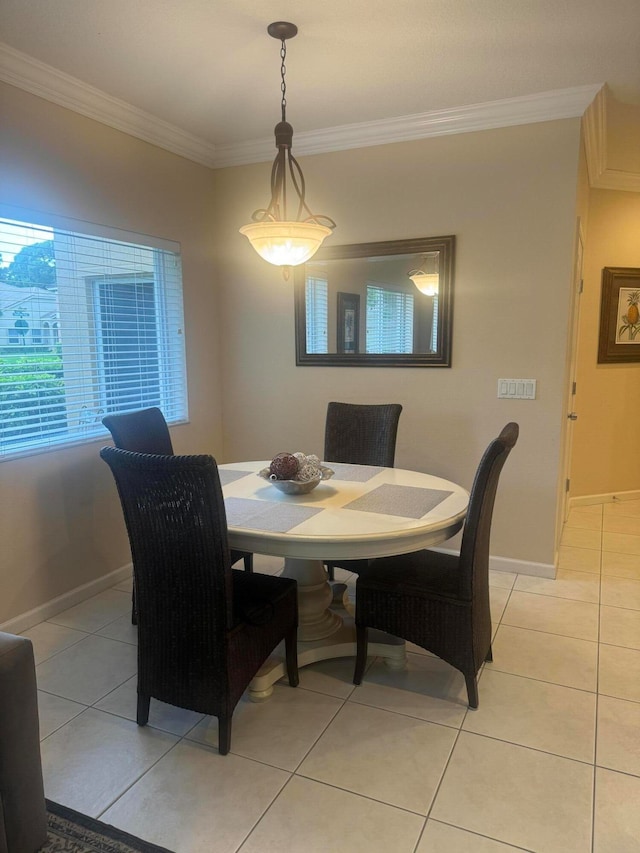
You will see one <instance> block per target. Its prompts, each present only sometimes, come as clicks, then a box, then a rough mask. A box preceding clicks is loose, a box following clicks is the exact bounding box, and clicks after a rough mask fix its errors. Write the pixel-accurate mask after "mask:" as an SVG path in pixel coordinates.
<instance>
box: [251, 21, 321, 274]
mask: <svg viewBox="0 0 640 853" xmlns="http://www.w3.org/2000/svg"><path fill="white" fill-rule="evenodd" d="M267 32H268V33H269V35H270V36H272V37H273V38H275V39H279V40H280V43H281V47H280V58H281V60H282V62H281V66H280V76H281V80H282V82H281V84H280V88H281V90H282V101H281V107H282V120H281V121H280V122H278V124H277V125H276V127H275V131H274V132H275V137H276V148H277V149H278V153H277V154H276V158H275V160H274V161H273V167H272V169H271V201H270V202H269V205H268V207H266V208H260V209H258V210H256V211H254V212H253V214H252V216H251V219H252V220H253V221H252V222H251V223H250V224H249V225H245V226H244V227H242V228H241V229H240V233H241V234H244V235H245V237H247V239H248V240H249V242H250V243H251V245H252V246H253V248H254V249H255V250H256V252H257V253H258V254H259V255H260V257H262V258H264V260H265V261H268V262H269V263H270V264H275V265H276V266H280V267H282V268H283V274H284V277H285V279H287V278H289V268H290V267H293V266H297V265H298V264H303V263H305V261H308V260H309V258H310V257H312V256H313V255H314V254H315V253H316V251H317V250H318V249H319V248H320V245H321V243H322V241H323V240H324V239H325V238H326V237H328V236H329V234H331V232H332V231H333V229H334V228H335V227H336V223H335V222H334V221H333V219H330V218H329V217H328V216H322V215H321V214H318V215H316V214H313V213H312V212H311V210H310V209H309V207H308V205H307V202H306V200H305V181H304V175H303V174H302V169H301V168H300V166H299V165H298V161H297V160H296V158H295V157H294V156H293V154H292V153H291V145H292V139H293V128H292V126H291V125H290V124H289V122H288V121H287V117H286V107H287V98H286V94H287V85H286V82H285V74H286V70H287V69H286V66H285V60H286V56H287V43H286V42H287V39H290V38H293V37H294V36H295V35H296V33H297V32H298V28H297V27H296V25H295V24H290V23H288V22H286V21H276V22H274V23H273V24H269V26H268V27H267ZM288 184H290V188H291V190H292V191H291V192H288V189H289V187H288ZM294 207H295V208H296V213H295V219H294V218H291V217H290V212H291V211H292V210H293V208H294Z"/></svg>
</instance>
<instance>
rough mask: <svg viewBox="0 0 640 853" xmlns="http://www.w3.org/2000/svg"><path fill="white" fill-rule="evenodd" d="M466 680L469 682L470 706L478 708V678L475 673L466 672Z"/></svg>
mask: <svg viewBox="0 0 640 853" xmlns="http://www.w3.org/2000/svg"><path fill="white" fill-rule="evenodd" d="M464 680H465V682H466V684H467V696H468V697H469V707H470V708H477V707H478V679H477V678H476V675H475V673H474V674H473V675H471V674H466V673H465V676H464Z"/></svg>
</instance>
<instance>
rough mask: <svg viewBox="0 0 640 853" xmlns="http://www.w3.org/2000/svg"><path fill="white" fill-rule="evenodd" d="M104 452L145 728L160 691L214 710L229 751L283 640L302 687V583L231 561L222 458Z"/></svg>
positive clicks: (294, 679) (293, 676)
mask: <svg viewBox="0 0 640 853" xmlns="http://www.w3.org/2000/svg"><path fill="white" fill-rule="evenodd" d="M100 456H101V457H102V458H103V459H104V461H105V462H106V463H107V464H108V465H109V467H110V468H111V471H112V473H113V476H114V478H115V481H116V484H117V487H118V493H119V495H120V501H121V503H122V510H123V513H124V518H125V522H126V525H127V532H128V534H129V542H130V544H131V554H132V557H133V567H134V575H135V581H136V591H137V595H138V602H139V605H140V607H139V613H138V708H137V722H138V725H140V726H144V725H145V724H146V723H147V720H148V717H149V702H150V699H151V698H152V697H153V698H155V699H159V700H160V701H162V702H168V703H169V704H170V705H177V706H178V707H180V708H188V709H189V710H192V711H197V712H199V713H201V714H212V715H213V716H215V717H217V718H218V723H219V740H218V746H219V750H220V753H221V754H222V755H225V754H226V753H227V752H228V751H229V748H230V743H231V717H232V714H233V710H234V708H235V706H236V705H237V703H238V701H239V699H240V697H241V696H242V694H243V692H244V691H245V689H246V688H247V686H248V684H249V682H250V681H251V679H252V678H253V677H254V675H255V674H256V673H257V671H258V670H259V668H260V667H261V666H262V664H263V663H264V661H265V660H266V659H267V658H268V657H269V655H270V654H271V652H272V651H273V650H274V649H275V647H276V646H277V645H278V643H280V642H281V640H284V641H285V649H286V662H287V674H288V677H289V683H290V684H291V686H292V687H295V686H297V684H298V663H297V649H296V635H297V625H298V603H297V584H296V581H295V580H292V579H290V578H281V577H272V576H270V575H263V574H259V573H255V574H248V573H246V572H242V571H237V570H234V569H232V568H231V561H230V555H229V547H228V544H227V524H226V516H225V509H224V501H223V497H222V489H221V486H220V479H219V476H218V468H217V465H216V462H215V460H214V459H213V457H211V456H152V455H148V454H142V453H131V452H129V451H126V450H119V449H117V448H114V447H104V448H103V449H102V450H101V451H100Z"/></svg>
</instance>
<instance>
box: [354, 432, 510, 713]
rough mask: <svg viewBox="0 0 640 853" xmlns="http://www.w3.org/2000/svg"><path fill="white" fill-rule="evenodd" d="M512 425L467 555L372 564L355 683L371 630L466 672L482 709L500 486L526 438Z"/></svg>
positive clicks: (472, 506) (364, 586)
mask: <svg viewBox="0 0 640 853" xmlns="http://www.w3.org/2000/svg"><path fill="white" fill-rule="evenodd" d="M518 431H519V429H518V424H515V423H510V424H507V425H506V426H505V428H504V429H503V430H502V432H501V433H500V435H499V436H498V438H496V439H494V441H492V442H491V444H490V445H489V447H488V448H487V449H486V451H485V453H484V456H483V457H482V460H481V461H480V465H479V467H478V470H477V472H476V476H475V479H474V482H473V487H472V489H471V495H470V499H469V509H468V511H467V517H466V520H465V525H464V531H463V534H462V546H461V548H460V555H459V556H455V555H451V554H440V553H437V552H435V551H428V550H424V551H417V552H415V553H413V554H403V555H400V556H396V557H382V558H380V559H377V560H372V561H371V562H370V563H369V566H368V568H367V571H366V573H365V574H364V575H361V576H359V577H358V580H357V583H356V635H357V658H356V666H355V673H354V676H353V681H354V684H360V683H361V681H362V676H363V674H364V668H365V664H366V660H367V629H368V628H378V629H380V630H382V631H386V632H387V633H389V634H393V635H394V636H396V637H402V638H403V639H405V640H409V641H410V642H412V643H416V645H418V646H421V647H422V648H424V649H427V651H430V652H432V653H433V654H435V655H437V656H438V657H440V658H442V659H443V660H445V661H447V663H450V664H451V665H452V666H454V667H455V668H456V669H459V670H460V671H461V672H462V674H463V675H464V677H465V681H466V685H467V694H468V698H469V707H471V708H477V707H478V682H477V674H478V671H479V669H480V667H481V666H482V664H483V662H484V661H485V660H492V655H491V613H490V610H489V537H490V533H491V518H492V515H493V505H494V502H495V497H496V490H497V488H498V479H499V477H500V472H501V471H502V467H503V465H504V463H505V461H506V459H507V456H508V455H509V453H510V451H511V448H512V447H513V446H514V445H515V443H516V441H517V439H518Z"/></svg>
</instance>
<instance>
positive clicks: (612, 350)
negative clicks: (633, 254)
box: [598, 267, 640, 364]
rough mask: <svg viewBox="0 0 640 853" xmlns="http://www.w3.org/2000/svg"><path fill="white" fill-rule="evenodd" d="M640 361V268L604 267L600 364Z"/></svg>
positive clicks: (601, 298) (601, 300) (599, 349)
mask: <svg viewBox="0 0 640 853" xmlns="http://www.w3.org/2000/svg"><path fill="white" fill-rule="evenodd" d="M629 362H638V363H640V268H637V267H604V268H603V270H602V292H601V297H600V336H599V341H598V363H599V364H624V363H629Z"/></svg>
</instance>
